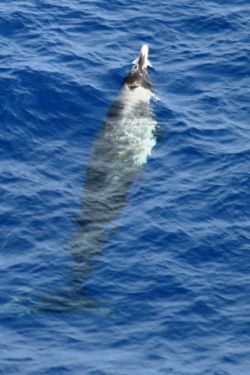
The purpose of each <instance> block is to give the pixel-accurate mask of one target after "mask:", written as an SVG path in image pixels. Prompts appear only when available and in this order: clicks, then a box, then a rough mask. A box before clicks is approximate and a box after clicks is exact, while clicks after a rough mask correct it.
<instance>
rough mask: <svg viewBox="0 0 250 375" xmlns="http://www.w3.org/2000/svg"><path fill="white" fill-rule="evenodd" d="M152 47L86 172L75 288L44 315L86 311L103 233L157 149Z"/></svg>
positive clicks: (74, 246) (53, 300) (136, 67)
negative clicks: (88, 284) (87, 288)
mask: <svg viewBox="0 0 250 375" xmlns="http://www.w3.org/2000/svg"><path fill="white" fill-rule="evenodd" d="M148 66H151V64H150V62H149V60H148V46H147V45H146V44H144V45H143V46H142V48H141V50H140V55H139V58H138V59H136V60H135V61H134V62H133V67H132V69H131V71H130V72H129V73H128V75H127V76H126V77H125V79H124V81H123V83H122V87H121V89H120V91H119V93H118V96H117V98H116V100H115V101H114V103H113V104H112V106H111V107H110V109H109V110H108V113H107V117H106V121H105V122H104V126H103V128H102V130H101V132H100V134H99V135H98V136H97V139H96V141H95V142H94V145H93V152H92V156H91V158H90V162H89V165H88V167H87V173H86V181H85V186H84V192H85V194H84V200H83V204H82V208H81V213H80V218H79V220H78V229H77V232H76V234H75V236H74V239H73V241H72V242H71V244H70V251H71V253H72V255H73V259H74V266H73V270H72V280H71V282H72V288H71V290H70V291H69V290H67V291H66V292H65V294H66V295H67V296H66V295H65V294H64V295H62V293H60V294H61V295H60V297H59V296H58V295H57V296H56V295H54V296H50V297H47V298H46V301H45V299H44V302H46V305H44V308H45V309H50V310H55V309H56V310H57V311H58V310H59V311H60V310H63V311H64V310H65V309H72V308H79V306H80V305H85V306H86V305H88V298H87V297H86V291H85V284H86V281H87V280H88V279H89V278H90V273H91V269H92V263H93V259H94V258H95V257H96V256H98V255H99V254H100V252H101V248H102V245H103V241H104V231H105V228H106V227H107V225H108V224H109V223H111V222H112V221H113V220H115V219H116V218H118V217H119V215H120V212H121V210H122V208H123V207H124V205H125V203H126V197H127V192H128V188H129V186H130V184H131V183H132V181H133V180H134V178H135V176H136V175H138V172H139V170H140V169H141V166H142V165H143V164H145V163H146V160H147V157H148V156H149V155H150V154H151V150H152V148H153V146H154V145H155V143H156V137H155V130H156V120H155V117H154V114H153V111H152V109H151V108H150V106H149V103H150V99H151V98H152V97H153V96H154V90H153V87H152V84H151V82H150V79H149V74H148Z"/></svg>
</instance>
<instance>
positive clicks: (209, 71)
mask: <svg viewBox="0 0 250 375" xmlns="http://www.w3.org/2000/svg"><path fill="white" fill-rule="evenodd" d="M249 29H250V11H249V4H248V1H247V0H237V1H231V0H229V1H227V2H225V1H221V0H213V1H210V0H208V1H206V2H204V1H200V2H195V1H192V0H186V1H183V0H177V1H174V2H173V1H171V2H166V1H158V2H157V3H155V2H153V1H150V0H144V1H142V0H138V1H136V2H135V1H132V2H129V1H128V0H117V1H109V2H106V1H103V0H97V1H83V0H61V1H58V0H44V1H41V0H36V1H34V0H33V1H31V0H26V1H22V0H13V1H11V2H9V1H4V0H2V1H1V3H0V42H1V47H2V48H1V53H0V59H1V65H0V69H1V74H0V84H1V90H0V107H1V133H0V145H1V148H0V150H1V155H0V161H1V162H0V169H1V173H0V191H1V197H2V199H1V206H0V220H1V221H0V222H1V232H0V243H1V263H0V266H1V268H0V278H1V279H0V280H1V284H0V285H1V291H0V301H1V306H0V324H1V335H0V347H1V351H0V374H4V375H11V374H27V375H28V374H29V375H31V374H32V375H33V374H36V375H45V374H46V375H47V374H49V375H50V374H53V375H54V374H55V375H59V374H60V375H61V374H74V375H78V374H84V375H85V374H86V375H127V374H133V375H156V374H157V375H158V374H164V375H165V374H172V375H196V374H197V375H239V374H242V375H248V374H250V295H249V287H250V276H249V272H250V265H249V264H250V252H249V251H250V234H249V233H250V231H249V229H250V216H249V214H250V212H249V211H250V210H249V208H250V196H249V191H250V189H249V188H250V184H249V182H250V181H249V169H250V146H249V145H250V130H249V118H250V116H249V97H250V96H249V87H250V78H249V70H250V69H249V66H250V64H249V63H250V62H249V56H250V55H249ZM143 43H148V44H149V46H150V60H151V63H152V65H153V69H152V70H151V71H150V75H151V78H152V80H153V82H154V86H155V92H156V95H157V97H158V100H157V101H153V102H152V108H153V111H154V113H155V116H156V119H157V122H158V124H159V136H158V142H157V145H156V146H155V147H154V148H153V151H152V155H151V157H150V158H149V159H148V162H147V164H146V166H144V168H143V170H142V171H141V172H140V173H139V174H138V176H137V177H136V178H135V179H134V181H133V183H131V184H130V186H129V190H128V194H127V196H126V204H125V206H124V208H123V210H122V211H121V213H120V215H119V218H117V219H116V220H114V222H111V223H110V224H109V226H108V228H107V233H106V240H105V241H104V243H103V244H102V247H101V251H100V252H99V254H97V255H96V256H94V257H93V259H92V268H91V272H90V273H89V277H88V279H87V280H86V282H85V285H84V289H85V290H86V296H87V297H86V301H85V303H84V304H79V305H77V304H76V305H73V306H74V308H72V309H65V310H64V309H63V308H62V309H61V310H60V309H59V310H56V309H53V308H52V307H51V309H49V308H48V309H47V310H46V309H42V308H41V306H42V302H41V298H40V296H41V295H43V294H48V295H50V294H52V295H53V291H54V290H55V289H56V288H63V287H67V285H68V283H69V280H70V278H71V274H72V270H73V269H74V267H75V260H74V258H73V257H72V254H71V253H70V251H69V248H70V243H71V241H72V239H73V238H74V236H75V233H76V232H77V231H78V227H79V224H78V223H77V217H78V216H79V213H80V212H81V206H82V202H84V183H85V181H86V170H87V167H88V164H89V161H90V160H91V152H92V146H93V144H94V141H95V139H96V137H97V135H98V133H99V131H100V130H101V128H102V124H103V121H104V119H105V116H106V113H107V111H108V108H109V107H110V105H111V103H112V102H113V100H114V99H115V98H116V95H117V93H118V91H119V89H120V86H121V83H122V80H123V78H124V76H125V75H126V74H127V72H128V71H129V69H130V68H131V61H132V60H134V59H135V58H136V57H137V56H138V52H139V49H140V47H141V45H142V44H143ZM72 299H73V297H72ZM52 305H53V304H52Z"/></svg>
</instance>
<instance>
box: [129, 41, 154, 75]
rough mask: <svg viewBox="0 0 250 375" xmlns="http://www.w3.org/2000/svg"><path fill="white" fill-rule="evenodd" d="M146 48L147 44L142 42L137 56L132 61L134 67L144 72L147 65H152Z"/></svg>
mask: <svg viewBox="0 0 250 375" xmlns="http://www.w3.org/2000/svg"><path fill="white" fill-rule="evenodd" d="M148 50H149V49H148V45H147V44H143V46H142V48H141V51H140V55H139V57H138V58H137V59H135V60H134V61H133V62H132V63H133V64H134V65H135V66H136V68H138V69H139V70H140V71H142V72H145V71H146V70H147V67H148V66H150V67H151V68H152V65H151V63H150V61H149V59H148Z"/></svg>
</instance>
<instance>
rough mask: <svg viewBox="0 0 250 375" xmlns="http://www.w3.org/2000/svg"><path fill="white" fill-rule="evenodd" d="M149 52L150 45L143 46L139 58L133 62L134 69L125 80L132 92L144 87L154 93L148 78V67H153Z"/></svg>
mask: <svg viewBox="0 0 250 375" xmlns="http://www.w3.org/2000/svg"><path fill="white" fill-rule="evenodd" d="M148 51H149V48H148V45H147V44H143V46H142V47H141V50H140V54H139V57H138V58H137V59H135V60H134V61H133V68H132V70H131V71H130V73H129V74H128V75H127V77H126V78H125V84H126V85H127V86H128V88H129V89H131V90H133V89H136V88H138V87H143V88H145V89H149V90H151V91H153V89H152V86H151V83H150V81H149V77H148V66H150V67H152V65H151V63H150V61H149V59H148Z"/></svg>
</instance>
